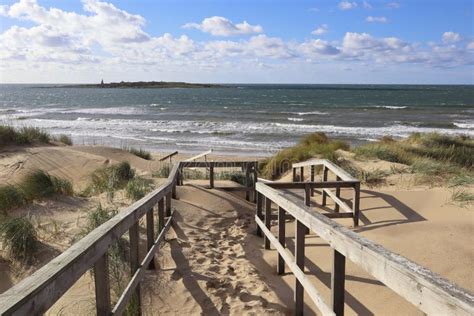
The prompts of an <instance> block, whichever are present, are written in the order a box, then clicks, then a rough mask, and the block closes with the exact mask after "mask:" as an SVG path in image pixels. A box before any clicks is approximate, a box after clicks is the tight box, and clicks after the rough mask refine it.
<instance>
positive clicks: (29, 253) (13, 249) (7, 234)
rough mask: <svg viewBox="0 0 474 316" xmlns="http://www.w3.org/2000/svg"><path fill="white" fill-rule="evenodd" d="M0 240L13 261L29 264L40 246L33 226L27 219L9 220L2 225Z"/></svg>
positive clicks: (0, 226)
mask: <svg viewBox="0 0 474 316" xmlns="http://www.w3.org/2000/svg"><path fill="white" fill-rule="evenodd" d="M0 238H1V240H2V243H3V245H4V247H5V248H6V249H7V252H8V254H9V256H10V257H11V258H12V259H15V260H18V261H22V262H29V261H30V260H31V259H32V258H33V255H34V252H35V250H36V249H37V246H38V237H37V233H36V230H35V228H34V226H33V224H32V223H31V222H30V221H29V220H28V219H27V218H26V217H18V218H9V219H6V220H5V221H4V222H2V223H1V224H0Z"/></svg>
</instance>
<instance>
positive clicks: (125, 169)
mask: <svg viewBox="0 0 474 316" xmlns="http://www.w3.org/2000/svg"><path fill="white" fill-rule="evenodd" d="M134 177H135V170H133V169H132V167H131V166H130V163H129V162H128V161H122V162H120V163H118V164H115V165H111V166H108V167H103V168H99V169H96V170H95V171H94V172H93V173H92V174H91V176H90V184H89V186H88V187H87V189H86V191H85V192H84V193H85V195H89V194H100V193H103V192H107V195H108V196H109V195H110V196H109V198H110V199H112V198H113V193H114V191H115V190H117V189H122V188H123V187H125V185H126V184H127V182H128V181H129V180H131V179H133V178H134Z"/></svg>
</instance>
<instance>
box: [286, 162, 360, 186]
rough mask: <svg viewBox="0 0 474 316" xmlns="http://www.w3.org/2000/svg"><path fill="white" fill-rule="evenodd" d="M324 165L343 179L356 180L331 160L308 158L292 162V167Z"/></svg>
mask: <svg viewBox="0 0 474 316" xmlns="http://www.w3.org/2000/svg"><path fill="white" fill-rule="evenodd" d="M321 165H322V166H325V167H326V168H328V169H329V170H331V171H332V172H333V173H334V174H335V175H337V176H339V177H340V178H341V179H342V180H344V181H358V180H357V179H356V178H354V177H353V176H351V175H350V174H349V173H347V172H346V171H345V170H343V169H341V168H340V167H339V166H337V165H335V164H334V163H333V162H331V161H329V160H327V159H310V160H306V161H303V162H298V163H294V164H292V168H293V169H296V168H302V167H311V166H321Z"/></svg>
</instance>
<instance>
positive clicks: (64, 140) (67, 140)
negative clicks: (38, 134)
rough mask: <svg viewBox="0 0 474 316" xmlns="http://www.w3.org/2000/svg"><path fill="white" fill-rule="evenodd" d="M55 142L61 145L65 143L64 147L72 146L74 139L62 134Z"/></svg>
mask: <svg viewBox="0 0 474 316" xmlns="http://www.w3.org/2000/svg"><path fill="white" fill-rule="evenodd" d="M54 140H55V141H58V142H60V143H63V144H64V145H68V146H72V144H73V143H72V138H71V136H68V135H66V134H61V135H59V136H56V137H55V138H54Z"/></svg>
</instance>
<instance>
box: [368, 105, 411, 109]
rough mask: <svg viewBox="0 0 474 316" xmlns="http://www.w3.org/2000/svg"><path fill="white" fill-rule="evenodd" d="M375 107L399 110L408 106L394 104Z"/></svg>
mask: <svg viewBox="0 0 474 316" xmlns="http://www.w3.org/2000/svg"><path fill="white" fill-rule="evenodd" d="M375 107H376V108H383V109H389V110H401V109H406V108H407V107H408V106H406V105H405V106H396V105H376V106H375Z"/></svg>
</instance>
